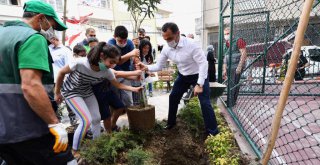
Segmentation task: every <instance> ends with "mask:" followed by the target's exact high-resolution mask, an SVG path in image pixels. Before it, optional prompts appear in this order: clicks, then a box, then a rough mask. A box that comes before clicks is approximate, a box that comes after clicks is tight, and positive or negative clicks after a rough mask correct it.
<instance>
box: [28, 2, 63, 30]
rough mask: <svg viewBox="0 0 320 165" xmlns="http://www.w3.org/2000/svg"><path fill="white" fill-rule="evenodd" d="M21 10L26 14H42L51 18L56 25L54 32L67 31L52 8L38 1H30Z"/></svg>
mask: <svg viewBox="0 0 320 165" xmlns="http://www.w3.org/2000/svg"><path fill="white" fill-rule="evenodd" d="M23 10H24V11H27V12H34V13H39V14H44V15H47V16H50V17H52V18H53V19H54V20H55V21H56V22H57V24H58V27H57V28H56V29H55V30H58V31H63V30H67V28H68V27H67V26H66V25H65V24H64V23H63V22H62V21H61V20H60V19H59V17H58V15H57V13H56V12H55V11H54V9H53V8H52V6H51V5H50V4H48V3H45V2H43V1H40V0H31V1H28V2H26V3H25V4H24V6H23Z"/></svg>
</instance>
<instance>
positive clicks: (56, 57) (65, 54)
mask: <svg viewBox="0 0 320 165" xmlns="http://www.w3.org/2000/svg"><path fill="white" fill-rule="evenodd" d="M50 42H51V44H50V45H49V50H50V54H51V57H52V60H53V63H52V68H53V76H54V83H56V80H57V75H58V73H59V71H60V69H61V68H63V67H64V66H65V65H68V64H69V62H70V60H72V59H73V56H72V52H71V50H70V49H69V48H67V47H65V46H64V45H63V44H62V43H61V42H60V40H59V38H58V37H57V36H53V37H51V39H50ZM67 110H68V116H69V119H70V123H71V125H74V124H76V122H77V121H76V115H75V114H74V113H73V112H72V111H71V110H70V108H69V107H67ZM57 117H58V119H59V120H61V117H62V112H61V111H60V110H58V111H57Z"/></svg>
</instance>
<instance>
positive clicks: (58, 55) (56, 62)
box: [49, 44, 73, 82]
mask: <svg viewBox="0 0 320 165" xmlns="http://www.w3.org/2000/svg"><path fill="white" fill-rule="evenodd" d="M49 50H50V54H51V57H52V60H53V64H52V68H53V75H54V82H56V80H57V76H58V73H59V71H60V69H61V68H62V67H64V66H65V65H67V64H69V62H70V60H72V58H73V57H72V52H71V50H70V49H68V48H67V47H65V46H64V45H62V44H60V45H58V46H57V47H55V46H54V45H53V44H51V45H49Z"/></svg>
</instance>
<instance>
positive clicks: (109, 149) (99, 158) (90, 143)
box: [80, 130, 143, 164]
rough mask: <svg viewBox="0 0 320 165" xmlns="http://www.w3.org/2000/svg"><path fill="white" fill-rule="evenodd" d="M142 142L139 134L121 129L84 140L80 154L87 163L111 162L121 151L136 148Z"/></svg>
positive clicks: (114, 160)
mask: <svg viewBox="0 0 320 165" xmlns="http://www.w3.org/2000/svg"><path fill="white" fill-rule="evenodd" d="M142 143H143V138H142V137H141V136H139V135H136V134H132V133H131V132H130V131H129V130H123V131H121V132H115V133H113V134H112V135H107V134H102V135H101V136H100V137H99V138H97V139H95V140H85V141H84V142H83V146H82V148H81V151H80V154H81V156H82V157H83V158H84V159H85V160H86V161H87V162H88V163H89V164H112V163H115V162H116V161H117V158H118V157H119V155H120V154H121V153H123V152H126V151H128V150H129V149H134V148H137V147H138V146H139V145H140V144H142Z"/></svg>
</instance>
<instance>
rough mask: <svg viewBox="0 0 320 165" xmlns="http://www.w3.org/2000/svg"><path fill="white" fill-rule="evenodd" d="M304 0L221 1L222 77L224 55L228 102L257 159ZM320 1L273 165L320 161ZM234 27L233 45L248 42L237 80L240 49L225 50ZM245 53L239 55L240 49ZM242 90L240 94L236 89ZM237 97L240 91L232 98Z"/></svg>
mask: <svg viewBox="0 0 320 165" xmlns="http://www.w3.org/2000/svg"><path fill="white" fill-rule="evenodd" d="M303 3H304V1H303V0H229V1H226V0H220V4H221V8H220V10H221V12H220V32H219V37H220V40H219V50H220V51H219V58H220V59H219V78H220V81H221V82H222V81H224V80H221V79H222V75H221V74H222V72H223V71H222V70H221V68H222V63H223V60H222V58H223V57H225V56H226V54H230V55H231V58H230V57H228V58H227V60H229V62H231V63H229V64H230V65H228V66H227V70H228V72H227V77H228V78H227V80H225V82H224V83H226V84H228V89H227V92H226V95H225V96H224V97H223V99H224V100H228V102H227V104H228V111H229V112H230V114H231V115H232V117H233V119H234V120H235V121H236V123H238V125H239V127H240V129H241V130H242V132H243V134H244V135H245V137H246V138H247V140H248V141H249V142H250V144H251V146H252V147H253V149H254V151H255V152H256V154H257V155H258V157H260V158H261V157H262V154H263V152H264V150H265V149H266V145H267V141H268V135H269V133H270V131H271V124H272V119H273V117H274V114H275V110H276V107H277V102H278V100H279V96H280V91H281V89H282V87H283V85H285V84H283V80H284V77H285V74H286V69H287V66H288V63H289V62H290V61H289V59H290V56H291V52H292V46H293V45H292V43H293V40H294V37H295V31H296V29H297V26H298V22H299V16H300V15H301V12H302V7H303ZM319 3H320V2H319V0H316V1H315V2H314V5H313V9H312V12H311V16H310V22H309V25H308V28H307V31H306V33H305V39H304V41H303V46H302V48H301V55H300V59H299V64H298V68H299V70H297V72H296V73H295V81H294V82H293V84H292V87H291V91H290V94H289V98H288V102H287V105H286V108H285V111H284V114H283V117H282V121H281V127H280V131H279V134H278V138H277V140H276V145H275V148H274V150H273V152H272V155H271V158H270V161H269V163H270V164H308V165H309V164H314V165H318V164H320V86H319V85H320V17H319V15H320V5H319ZM226 27H230V28H231V31H232V37H231V38H232V39H233V40H234V41H232V39H231V40H230V41H231V46H232V45H237V46H238V45H239V41H238V40H239V38H241V39H242V40H243V41H245V43H246V47H245V49H246V52H247V56H248V57H247V59H246V61H245V66H244V67H243V72H242V73H241V76H240V80H239V82H237V81H235V78H234V77H235V76H234V75H233V74H234V68H232V64H233V63H236V62H237V61H234V58H235V57H236V56H237V54H239V51H238V50H237V49H234V50H232V51H231V53H228V52H227V51H226V50H224V49H223V44H224V43H225V40H223V31H224V28H226ZM240 54H241V53H240ZM237 90H239V93H238V92H237ZM234 95H237V99H236V97H234Z"/></svg>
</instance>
